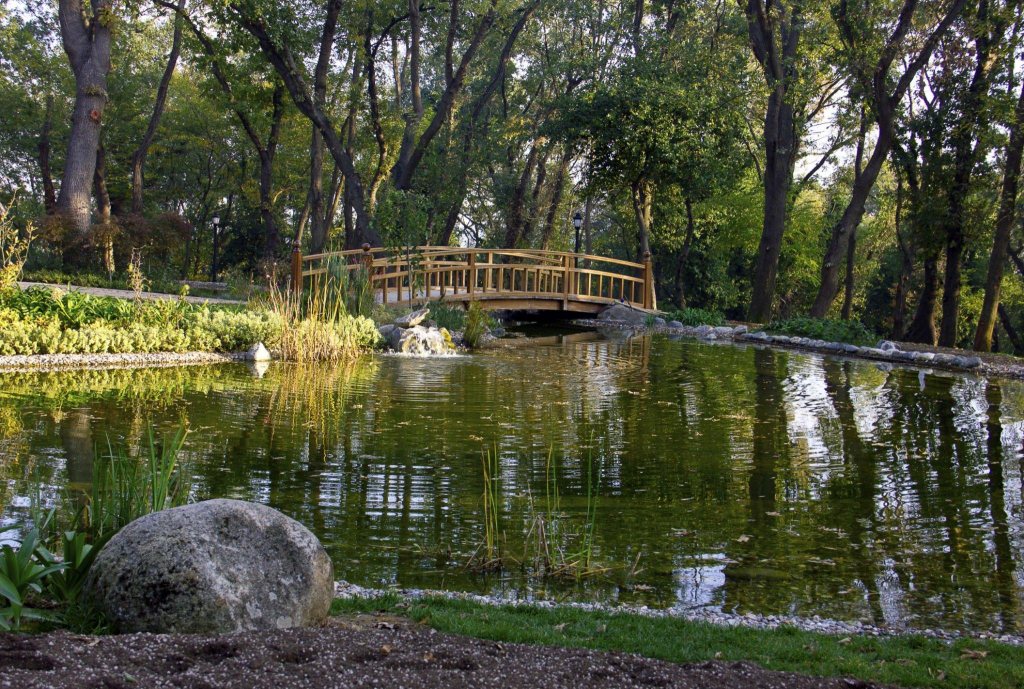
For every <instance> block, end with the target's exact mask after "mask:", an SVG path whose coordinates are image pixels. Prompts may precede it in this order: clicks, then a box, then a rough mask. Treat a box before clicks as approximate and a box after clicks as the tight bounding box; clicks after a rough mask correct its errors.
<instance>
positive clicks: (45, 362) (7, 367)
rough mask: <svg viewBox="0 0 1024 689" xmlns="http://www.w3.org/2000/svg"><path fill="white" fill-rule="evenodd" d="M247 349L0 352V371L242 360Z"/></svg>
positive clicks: (151, 365)
mask: <svg viewBox="0 0 1024 689" xmlns="http://www.w3.org/2000/svg"><path fill="white" fill-rule="evenodd" d="M247 358H248V353H247V352H231V353H228V354H218V353H215V352H153V353H149V354H17V355H13V356H0V371H48V370H59V369H78V368H138V367H161V366H185V365H191V364H222V363H228V362H235V361H245V360H247Z"/></svg>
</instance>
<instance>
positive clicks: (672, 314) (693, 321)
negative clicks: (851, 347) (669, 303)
mask: <svg viewBox="0 0 1024 689" xmlns="http://www.w3.org/2000/svg"><path fill="white" fill-rule="evenodd" d="M665 320H669V321H679V322H680V323H682V324H683V325H688V326H690V327H696V326H698V325H714V326H718V325H722V324H723V323H725V316H723V315H722V314H721V313H719V312H718V311H708V310H706V309H694V308H689V309H683V310H682V311H679V310H676V311H669V312H667V313H666V314H665Z"/></svg>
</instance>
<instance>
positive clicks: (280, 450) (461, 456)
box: [0, 332, 1024, 633]
mask: <svg viewBox="0 0 1024 689" xmlns="http://www.w3.org/2000/svg"><path fill="white" fill-rule="evenodd" d="M1022 409H1024V386H1022V385H1021V384H1020V383H1015V382H1009V381H992V380H985V379H981V378H974V377H965V376H954V375H948V374H932V373H926V372H921V371H918V370H913V369H898V368H896V369H886V368H880V367H879V366H878V365H876V364H874V363H871V362H852V361H842V360H838V359H831V358H825V357H821V356H819V355H815V354H805V353H792V352H785V351H773V350H758V349H755V348H752V347H738V346H722V345H717V346H713V345H708V344H701V343H696V342H688V341H673V340H671V339H668V338H666V337H660V336H659V337H655V338H649V337H642V338H628V337H625V336H623V335H622V334H617V333H613V334H610V335H608V336H602V335H600V334H597V333H591V332H584V333H576V334H573V335H571V336H569V337H566V338H558V337H550V338H547V339H545V340H544V341H543V342H541V343H535V344H532V345H527V346H520V347H516V348H513V349H507V350H504V349H503V350H496V351H485V352H482V353H478V354H473V355H468V356H460V357H447V358H440V359H417V358H408V357H390V356H377V357H375V358H366V359H363V360H362V361H360V362H358V363H356V364H354V365H348V366H319V367H300V366H296V365H290V364H276V363H275V364H273V365H271V366H270V368H269V369H268V370H267V371H266V372H265V373H263V374H262V375H261V374H260V372H259V371H255V370H250V369H249V368H248V367H246V366H244V365H225V366H215V367H210V366H205V367H185V368H173V369H160V370H153V369H151V370H142V371H116V372H63V373H47V374H25V373H19V374H9V373H5V374H0V522H2V523H7V521H8V520H15V519H20V518H24V517H25V516H27V514H28V513H29V504H30V502H31V499H32V496H34V495H36V494H38V495H39V497H40V499H41V500H42V501H43V502H44V503H46V504H56V503H58V502H60V501H62V500H63V499H64V496H65V495H67V494H69V493H70V494H72V495H73V494H74V491H76V490H78V489H80V488H81V487H83V486H85V485H88V484H89V483H91V478H92V473H91V472H92V462H93V458H94V457H95V454H96V451H97V448H99V447H105V446H106V442H107V439H108V438H109V439H110V440H111V442H112V443H113V444H114V445H115V446H123V445H125V444H131V443H134V442H137V441H138V440H139V439H140V438H142V437H143V435H144V431H145V429H146V427H147V425H148V424H149V423H153V424H154V425H155V427H156V429H157V431H158V432H160V431H173V430H176V429H177V428H178V426H179V424H180V423H181V422H182V420H185V421H186V422H187V423H188V425H189V428H190V430H191V432H190V434H189V437H188V439H187V441H186V446H185V449H184V452H183V459H184V461H185V462H186V463H187V464H188V466H189V468H190V472H191V473H192V486H193V497H194V498H195V499H204V498H208V497H232V498H239V499H245V500H253V501H257V502H262V503H266V504H269V505H271V506H274V507H276V508H278V509H281V510H282V511H284V512H285V513H287V514H289V515H290V516H293V517H295V518H296V519H298V520H300V521H301V522H302V523H304V524H306V525H307V526H308V527H309V528H311V529H312V530H313V531H314V532H315V533H316V534H317V535H318V536H319V537H320V538H321V539H322V541H323V542H324V544H325V546H326V547H327V549H328V552H329V553H330V554H331V556H332V558H333V560H334V563H335V569H336V573H337V576H338V578H343V579H346V580H349V581H352V582H354V583H357V584H362V585H369V586H378V587H379V586H387V585H392V584H399V585H402V586H410V587H417V588H449V589H459V590H470V591H476V592H484V593H508V592H514V593H516V594H518V595H523V596H527V597H535V598H555V599H577V600H593V599H598V600H607V601H613V602H634V603H641V604H647V605H651V606H669V605H689V606H710V607H713V608H720V609H723V610H725V611H727V612H740V613H745V612H754V613H762V614H798V615H805V616H810V615H815V614H818V615H822V616H826V617H834V618H840V619H851V620H864V621H867V622H870V623H872V624H880V625H895V626H908V627H911V628H913V627H918V628H927V627H945V628H951V629H958V628H971V629H977V630H995V631H1003V632H1011V633H1021V631H1022V620H1024V603H1022V599H1024V594H1022V591H1021V585H1020V581H1021V577H1022V567H1024V521H1022V520H1024V507H1022V490H1024V489H1022V481H1021V449H1022V446H1024V434H1022V422H1021V419H1022V416H1024V415H1022ZM487 449H489V450H490V451H491V452H492V453H493V452H495V450H496V451H497V471H495V472H494V475H495V482H496V483H495V486H496V490H497V495H498V496H499V499H498V500H497V501H496V506H497V513H498V518H497V519H498V530H499V532H500V539H499V541H500V543H501V545H502V549H503V553H504V554H505V555H507V556H508V558H507V560H506V566H505V568H504V569H503V570H501V571H490V572H487V573H484V572H478V571H475V570H474V569H473V568H467V567H466V563H467V561H468V560H469V558H470V556H472V555H473V553H474V552H476V550H477V548H478V546H479V545H480V544H481V542H482V541H483V539H484V522H485V519H484V515H483V509H482V508H483V501H482V496H483V493H484V486H483V478H482V470H481V456H482V453H483V452H484V451H485V450H487ZM549 457H550V458H551V459H550V460H549ZM549 461H550V462H551V463H553V464H554V466H555V469H554V476H553V483H552V481H551V480H550V479H551V478H552V477H551V469H550V466H551V465H550V464H549ZM594 467H599V468H600V473H601V477H600V481H599V482H593V470H594ZM552 485H554V487H555V488H556V489H557V492H558V495H559V504H558V510H557V512H558V514H557V515H555V519H556V520H557V525H558V530H557V531H558V534H559V538H560V539H562V540H561V541H560V545H561V547H563V549H564V550H565V552H566V553H571V551H572V549H573V548H575V547H578V545H579V543H580V539H581V534H584V533H587V534H590V533H592V543H593V548H592V561H593V562H594V563H595V564H596V565H600V566H602V567H606V568H607V569H606V570H605V571H602V572H601V573H599V574H596V575H593V576H588V577H585V578H583V579H582V580H581V581H576V580H574V579H572V578H571V577H569V578H567V577H559V578H556V579H550V578H536V577H531V576H529V574H530V572H529V569H530V567H529V566H527V567H525V568H523V567H520V566H519V565H518V564H517V563H516V561H523V560H529V559H530V557H531V555H530V552H528V549H529V547H530V544H529V543H527V542H526V540H527V539H526V534H527V533H528V532H529V531H530V527H531V524H532V523H533V519H534V518H535V517H536V515H537V514H538V513H539V512H542V511H544V509H542V506H543V505H544V504H545V498H546V494H547V492H548V491H549V490H550V487H551V486H552ZM594 485H597V486H599V488H598V494H597V496H596V500H597V502H596V504H597V509H596V513H594V519H593V522H592V525H591V526H592V529H593V531H592V532H591V531H589V530H588V529H589V528H590V527H588V526H587V524H586V523H585V522H586V519H585V515H586V513H587V509H588V505H591V504H592V503H591V502H590V500H591V498H593V497H594V496H593V495H590V494H589V493H588V491H591V490H592V488H591V486H594ZM37 489H38V490H37ZM524 555H525V557H524Z"/></svg>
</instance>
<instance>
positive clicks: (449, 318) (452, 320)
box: [430, 299, 466, 331]
mask: <svg viewBox="0 0 1024 689" xmlns="http://www.w3.org/2000/svg"><path fill="white" fill-rule="evenodd" d="M430 318H431V319H432V320H433V321H434V322H435V323H437V327H438V328H445V329H447V330H449V331H456V330H462V329H463V328H465V327H466V310H465V309H464V308H462V307H461V306H458V305H452V304H448V303H446V302H445V301H444V300H443V299H439V300H437V301H435V302H433V303H431V304H430Z"/></svg>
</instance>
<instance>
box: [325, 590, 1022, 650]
mask: <svg viewBox="0 0 1024 689" xmlns="http://www.w3.org/2000/svg"><path fill="white" fill-rule="evenodd" d="M388 594H391V595H397V596H398V597H400V598H402V599H403V600H407V601H414V600H417V599H420V598H447V599H449V600H464V601H468V602H471V603H479V604H481V605H493V606H506V605H507V606H511V607H536V608H556V607H558V608H575V609H578V610H585V611H592V612H598V611H600V612H608V613H612V614H626V615H639V616H641V617H677V618H681V619H684V620H687V621H689V622H703V623H706V624H713V625H716V626H719V627H751V628H754V629H766V630H774V629H778V628H780V627H787V626H788V627H796V628H797V629H800V630H802V631H806V632H816V633H819V634H832V635H842V636H850V635H854V634H856V635H860V636H878V637H885V636H911V635H919V636H926V637H930V638H934V639H942V640H943V641H948V642H950V643H952V642H954V641H957V640H959V639H983V640H987V641H999V642H1001V643H1007V644H1012V645H1014V646H1024V637H1021V636H1015V635H1013V634H994V633H991V632H971V631H961V630H955V631H948V630H943V629H901V628H895V627H879V626H875V625H871V624H866V623H864V622H859V621H845V620H833V619H823V618H821V617H819V616H818V615H815V616H814V617H796V616H790V615H756V614H753V613H746V614H743V615H741V614H736V613H728V612H722V611H719V610H711V609H708V608H683V607H671V608H649V607H647V606H646V605H606V604H604V603H566V602H562V603H558V602H555V601H535V600H523V599H520V598H508V599H506V598H500V597H497V596H483V595H479V594H475V593H465V592H460V591H431V590H425V589H374V588H365V587H362V586H357V585H355V584H350V583H348V582H346V581H338V582H335V585H334V597H335V598H342V599H349V598H367V599H373V598H381V597H383V596H385V595H388Z"/></svg>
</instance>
